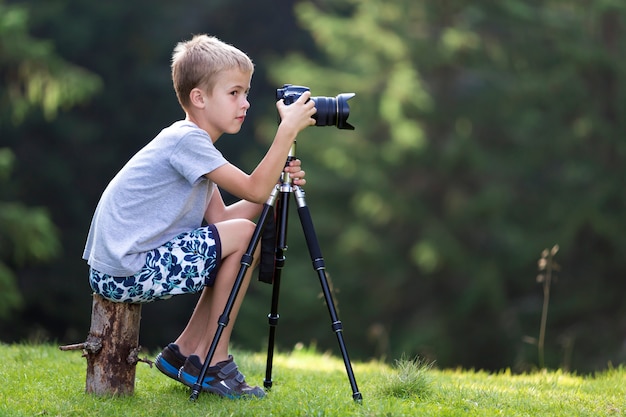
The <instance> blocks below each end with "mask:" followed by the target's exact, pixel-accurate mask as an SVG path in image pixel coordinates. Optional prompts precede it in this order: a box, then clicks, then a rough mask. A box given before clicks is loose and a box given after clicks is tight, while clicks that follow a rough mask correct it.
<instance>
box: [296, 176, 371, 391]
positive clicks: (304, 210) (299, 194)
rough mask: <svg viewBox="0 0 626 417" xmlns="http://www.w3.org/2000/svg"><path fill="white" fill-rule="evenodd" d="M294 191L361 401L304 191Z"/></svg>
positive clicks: (325, 295)
mask: <svg viewBox="0 0 626 417" xmlns="http://www.w3.org/2000/svg"><path fill="white" fill-rule="evenodd" d="M294 192H295V197H296V201H297V204H298V215H299V216H300V223H301V224H302V229H303V231H304V237H305V239H306V243H307V246H308V248H309V254H310V255H311V261H312V262H313V268H314V269H315V270H316V271H317V274H318V277H319V280H320V284H321V285H322V292H323V293H324V299H325V300H326V306H327V307H328V312H329V313H330V318H331V321H332V329H333V331H334V332H335V334H336V335H337V341H338V342H339V349H340V350H341V355H342V357H343V362H344V364H345V366H346V372H347V373H348V379H349V380H350V386H351V387H352V398H353V399H354V400H355V401H357V402H361V401H362V400H363V396H362V395H361V393H360V392H359V388H358V387H357V384H356V379H355V377H354V372H353V371H352V364H351V363H350V358H349V357H348V350H347V348H346V344H345V342H344V339H343V324H342V323H341V321H340V320H339V317H338V316H337V311H336V309H335V303H334V301H333V296H332V294H331V292H330V287H329V285H328V278H327V276H326V265H325V262H324V258H323V257H322V251H321V249H320V246H319V242H318V240H317V235H316V233H315V228H314V227H313V220H312V219H311V212H310V211H309V208H308V207H307V205H306V201H305V198H304V191H303V190H302V189H301V188H300V187H298V186H294Z"/></svg>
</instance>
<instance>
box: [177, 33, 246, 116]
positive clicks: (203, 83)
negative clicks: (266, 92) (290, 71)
mask: <svg viewBox="0 0 626 417" xmlns="http://www.w3.org/2000/svg"><path fill="white" fill-rule="evenodd" d="M235 68H238V69H240V70H241V71H244V72H249V73H250V74H252V72H253V71H254V64H253V63H252V60H251V59H250V58H249V57H248V56H247V55H246V54H245V53H243V52H242V51H240V50H239V49H237V48H235V47H234V46H232V45H229V44H227V43H224V42H222V41H220V40H219V39H217V38H216V37H214V36H208V35H195V36H194V37H193V38H192V39H191V40H189V41H185V42H179V43H178V44H177V45H176V48H174V53H173V54H172V82H173V83H174V90H175V91H176V97H178V102H179V103H180V105H181V106H182V107H183V109H187V107H188V106H189V104H190V99H189V94H190V93H191V90H193V89H194V88H196V87H198V88H201V89H203V90H205V91H207V92H209V93H210V92H211V91H212V90H213V87H214V86H215V75H216V74H218V73H219V72H221V71H224V70H230V69H235Z"/></svg>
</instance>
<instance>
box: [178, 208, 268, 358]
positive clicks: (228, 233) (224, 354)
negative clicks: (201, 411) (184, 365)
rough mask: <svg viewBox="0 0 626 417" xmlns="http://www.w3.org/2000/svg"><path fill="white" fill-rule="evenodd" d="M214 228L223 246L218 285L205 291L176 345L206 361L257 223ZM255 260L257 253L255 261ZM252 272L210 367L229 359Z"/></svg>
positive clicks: (233, 222)
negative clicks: (236, 323)
mask: <svg viewBox="0 0 626 417" xmlns="http://www.w3.org/2000/svg"><path fill="white" fill-rule="evenodd" d="M215 227H216V228H217V231H218V233H219V236H220V242H221V245H222V261H221V265H220V268H219V270H218V271H217V277H216V279H215V284H214V285H213V287H205V288H204V290H203V291H202V294H201V295H200V299H199V300H198V303H197V304H196V308H195V309H194V312H193V314H192V316H191V318H190V319H189V322H188V323H187V326H186V327H185V329H184V330H183V332H182V333H181V334H180V336H179V337H178V338H177V339H176V341H175V342H174V343H176V344H177V345H178V346H179V348H180V351H181V353H183V354H184V355H185V356H189V355H191V354H194V355H198V356H199V357H200V359H201V360H203V361H204V358H205V357H206V355H207V353H208V351H209V347H210V346H211V343H212V341H213V338H214V336H215V333H216V332H217V327H218V319H219V317H220V316H221V315H222V313H223V312H224V308H225V306H226V301H227V300H228V297H229V296H230V293H231V291H232V289H233V285H234V282H235V279H236V277H237V274H238V272H239V269H240V267H241V257H242V256H243V255H244V253H245V251H246V249H247V248H248V245H249V243H250V238H251V237H252V232H253V231H254V228H255V224H254V223H253V222H251V221H249V220H244V219H237V220H228V221H225V222H221V223H216V224H215ZM256 260H257V256H256V254H255V262H256ZM252 272H253V266H251V267H250V268H248V270H247V271H246V274H245V276H244V280H243V282H242V284H241V288H240V291H239V294H238V295H237V298H236V300H235V303H234V305H233V309H232V311H231V314H230V321H229V323H228V325H227V326H226V327H225V328H224V330H223V332H222V336H221V337H220V340H219V343H218V345H217V348H216V350H215V354H214V355H213V358H212V361H211V364H210V365H214V364H216V363H218V362H221V361H224V360H227V359H228V345H229V342H230V335H231V333H232V329H233V325H234V322H235V320H236V318H237V314H238V312H239V308H240V307H241V303H242V300H243V298H244V295H245V293H246V290H247V288H248V284H249V283H250V277H251V276H252Z"/></svg>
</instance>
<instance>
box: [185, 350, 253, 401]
mask: <svg viewBox="0 0 626 417" xmlns="http://www.w3.org/2000/svg"><path fill="white" fill-rule="evenodd" d="M201 370H202V363H201V362H200V358H199V357H198V356H196V355H190V356H189V357H188V358H187V361H185V364H184V365H183V367H182V368H180V372H179V373H178V380H179V381H180V382H182V383H183V384H185V385H187V386H188V387H190V388H193V386H194V384H195V383H196V381H197V380H198V376H199V375H200V372H201ZM202 391H206V392H211V393H213V394H217V395H220V396H222V397H227V398H233V399H234V398H241V397H257V398H263V397H265V391H264V390H263V388H261V387H251V386H250V385H248V384H246V381H245V377H244V376H243V374H242V373H241V372H239V370H238V368H237V364H236V363H235V361H234V360H233V357H232V355H229V356H228V359H227V360H225V361H222V362H219V363H218V364H217V365H214V366H211V367H209V369H207V372H206V375H205V376H204V380H203V381H202Z"/></svg>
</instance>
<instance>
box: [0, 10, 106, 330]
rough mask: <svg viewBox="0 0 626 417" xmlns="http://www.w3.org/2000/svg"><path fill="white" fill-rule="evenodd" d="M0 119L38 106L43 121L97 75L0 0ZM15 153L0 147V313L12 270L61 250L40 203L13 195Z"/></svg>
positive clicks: (6, 306) (16, 119)
mask: <svg viewBox="0 0 626 417" xmlns="http://www.w3.org/2000/svg"><path fill="white" fill-rule="evenodd" d="M0 77H1V78H2V80H3V83H2V85H1V86H0V122H1V123H2V125H7V124H13V125H19V124H21V122H22V121H24V119H25V118H26V116H27V114H28V113H29V112H32V111H33V110H34V109H40V110H41V112H42V114H43V116H44V118H45V119H46V120H48V121H50V120H52V119H54V117H55V116H56V114H57V112H58V111H59V110H60V109H68V108H70V107H72V106H73V105H75V104H77V103H79V102H81V101H84V100H85V99H86V98H87V97H89V96H90V95H92V94H93V93H94V92H95V91H96V90H97V89H98V88H100V80H99V79H98V78H97V77H96V76H95V75H94V74H90V73H88V72H86V71H84V70H83V69H81V68H79V67H76V66H73V65H71V64H69V63H68V62H66V61H64V60H63V59H62V58H60V57H59V56H58V55H57V54H56V53H55V51H54V47H53V45H52V43H51V42H46V41H42V40H38V39H34V38H32V37H30V36H29V34H28V10H27V9H26V8H24V7H21V6H12V5H5V4H3V3H2V2H0ZM14 163H15V156H14V153H13V151H12V150H11V149H10V148H7V147H0V183H2V185H3V187H2V193H1V194H0V198H1V200H0V319H3V318H4V319H7V318H9V317H10V316H9V313H11V312H12V310H13V309H15V308H18V307H20V306H21V304H22V296H21V294H20V291H19V289H18V286H17V285H16V275H15V271H16V270H17V269H19V268H21V267H23V266H24V265H25V264H26V263H27V262H37V261H39V262H45V261H49V260H51V259H53V258H55V257H56V256H57V255H58V253H59V251H60V249H61V248H60V242H59V237H58V231H57V229H56V227H55V225H54V224H53V222H52V221H51V219H50V216H49V213H48V210H47V209H46V208H45V207H29V206H26V205H25V204H23V203H21V202H20V201H15V200H14V198H15V195H16V194H15V193H16V191H15V189H16V188H18V186H16V185H15V184H14V182H13V181H12V177H11V173H12V171H13V168H14Z"/></svg>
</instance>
